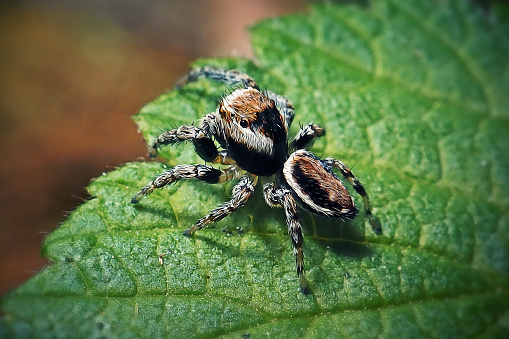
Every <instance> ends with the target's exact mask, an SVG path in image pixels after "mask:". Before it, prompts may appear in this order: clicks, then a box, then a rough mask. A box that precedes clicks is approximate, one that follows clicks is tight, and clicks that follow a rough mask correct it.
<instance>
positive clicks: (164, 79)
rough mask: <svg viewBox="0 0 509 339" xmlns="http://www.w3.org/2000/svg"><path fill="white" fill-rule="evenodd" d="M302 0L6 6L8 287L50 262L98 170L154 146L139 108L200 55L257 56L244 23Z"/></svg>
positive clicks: (2, 104) (302, 4) (0, 239)
mask: <svg viewBox="0 0 509 339" xmlns="http://www.w3.org/2000/svg"><path fill="white" fill-rule="evenodd" d="M305 8H306V1H304V0H284V1H270V0H256V1H253V0H213V1H205V0H204V1H162V0H157V1H134V0H127V1H126V0H124V1H113V0H100V1H99V0H98V1H86V0H67V1H64V0H58V1H57V0H46V1H44V4H42V3H41V1H11V2H7V3H6V2H5V1H4V2H2V5H0V138H1V139H0V152H1V153H0V159H1V162H0V185H1V186H0V187H1V195H0V265H1V266H0V295H3V294H4V293H6V292H7V291H9V290H11V289H12V288H14V287H15V286H17V285H19V284H21V283H22V282H24V281H26V280H27V279H28V278H29V277H31V276H32V275H33V274H34V273H35V272H37V271H38V270H39V269H40V268H41V267H43V266H44V265H46V264H47V262H46V261H45V260H44V259H42V258H40V255H39V252H40V248H41V242H42V240H43V238H44V236H45V235H46V234H47V233H48V232H51V231H52V230H53V229H55V227H56V226H57V225H58V224H59V223H61V222H62V221H63V220H64V219H65V217H66V215H67V214H68V212H69V211H72V210H73V209H74V208H75V207H76V206H78V205H79V204H81V203H82V201H83V199H86V198H87V192H86V191H85V187H86V186H87V185H88V183H89V181H90V179H91V178H94V177H97V176H99V175H100V174H101V173H102V172H105V171H110V170H112V169H113V168H114V167H116V166H119V165H121V164H123V163H125V162H128V161H134V160H139V159H140V157H141V156H144V155H145V154H146V147H145V144H144V142H143V140H142V138H141V136H140V135H139V134H138V133H137V130H136V126H135V124H134V123H133V122H132V121H131V116H132V115H133V114H135V113H136V112H137V111H138V110H139V109H140V108H141V107H142V106H143V105H144V104H145V103H146V102H148V101H150V100H151V99H153V98H155V97H156V96H157V95H158V94H160V93H162V92H163V91H165V89H167V88H171V86H172V85H173V83H174V82H175V80H176V79H177V78H178V77H179V76H180V75H182V74H183V73H185V72H186V71H187V69H188V65H189V63H190V62H191V61H193V60H194V59H196V58H202V57H215V56H242V57H249V58H252V56H253V55H252V50H251V48H250V43H249V36H248V33H247V31H246V27H247V26H248V25H251V24H253V23H255V22H256V21H258V20H260V19H262V18H267V17H271V16H276V15H281V14H285V13H291V12H301V11H304V10H305Z"/></svg>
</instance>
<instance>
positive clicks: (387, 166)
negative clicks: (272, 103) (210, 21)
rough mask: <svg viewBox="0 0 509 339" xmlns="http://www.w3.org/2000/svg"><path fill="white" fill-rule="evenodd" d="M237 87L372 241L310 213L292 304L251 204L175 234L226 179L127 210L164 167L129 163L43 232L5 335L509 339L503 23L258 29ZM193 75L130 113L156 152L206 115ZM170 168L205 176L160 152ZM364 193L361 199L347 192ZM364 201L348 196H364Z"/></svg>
mask: <svg viewBox="0 0 509 339" xmlns="http://www.w3.org/2000/svg"><path fill="white" fill-rule="evenodd" d="M251 32H252V40H253V48H254V50H255V54H256V56H257V63H256V65H255V64H254V63H253V62H250V61H246V60H239V59H214V60H201V61H198V62H197V63H196V64H195V66H198V65H214V66H220V67H225V68H235V69H239V70H241V71H244V72H247V73H248V74H250V75H252V76H253V78H254V79H256V80H257V82H258V83H259V84H261V85H262V87H264V88H267V89H271V90H273V91H276V92H278V93H280V94H284V95H286V96H288V98H290V100H292V102H293V103H294V105H295V107H296V113H297V114H296V118H295V121H296V123H295V124H294V126H292V129H291V132H292V135H293V134H294V133H295V132H296V131H297V130H298V122H301V123H308V122H309V121H313V122H316V123H320V124H325V125H326V128H327V135H326V136H325V137H324V138H321V140H318V141H317V142H316V143H315V145H314V147H313V149H312V150H313V151H314V152H315V153H316V154H319V155H322V154H323V155H324V156H334V157H336V158H340V159H342V160H343V161H344V162H345V163H347V164H349V165H350V166H354V172H355V174H356V175H357V176H358V177H359V178H360V180H361V181H362V182H363V183H364V184H365V186H366V189H367V190H368V192H369V193H370V194H371V200H372V202H373V205H374V207H375V208H374V212H375V214H376V215H377V216H378V218H379V219H380V220H381V222H382V227H383V234H382V235H379V236H378V235H376V234H374V233H373V232H372V231H371V230H370V228H369V227H366V225H365V223H366V220H365V218H364V216H363V215H362V213H361V215H360V216H359V217H358V218H357V219H355V220H353V221H351V222H347V223H343V222H340V221H338V220H333V219H327V218H320V217H316V216H312V215H309V214H307V213H306V212H302V222H303V227H304V235H305V245H304V251H305V259H306V269H307V271H306V277H307V280H308V282H309V284H310V286H311V288H312V291H313V293H312V294H311V295H307V296H306V295H303V294H302V293H300V292H299V283H298V279H297V277H296V274H295V267H294V258H293V254H292V246H291V242H290V239H289V238H288V235H287V234H286V230H285V225H284V223H285V218H284V213H283V211H281V210H277V209H274V210H271V209H270V208H268V207H267V206H266V205H265V204H264V202H263V197H262V195H261V193H260V190H259V189H258V192H257V193H256V194H255V196H254V197H253V198H252V199H251V200H250V201H249V202H248V203H247V205H246V206H245V208H243V209H242V210H240V211H238V212H236V213H234V214H233V215H232V216H230V217H228V218H226V219H225V220H223V221H221V222H219V223H218V224H216V225H213V226H211V227H209V228H207V229H204V230H202V231H200V232H197V233H196V234H195V236H194V237H192V238H187V237H184V236H182V235H181V233H182V230H183V229H185V228H187V227H189V226H190V225H192V224H193V223H194V222H196V221H197V220H198V219H199V218H200V217H202V216H203V215H205V214H206V213H207V212H208V211H209V210H211V209H212V208H214V207H216V206H217V205H218V204H220V203H221V202H223V201H225V200H228V199H229V194H230V190H231V187H232V184H226V185H206V184H204V183H201V182H196V181H188V182H182V183H179V184H178V185H175V186H171V187H168V188H165V189H163V190H159V191H157V192H154V193H153V194H152V195H150V196H149V197H147V198H145V199H143V200H142V201H141V203H140V204H138V205H132V204H130V203H129V201H130V199H131V197H132V196H133V195H134V194H135V193H136V192H137V191H138V190H139V189H140V188H141V187H142V186H144V185H145V184H146V183H147V182H149V181H150V180H151V179H152V178H154V177H155V176H156V175H158V174H159V173H161V172H162V171H164V170H165V169H166V168H167V166H166V165H163V164H161V163H157V162H154V163H130V164H127V165H125V166H123V167H121V168H119V169H117V170H115V171H113V172H111V173H108V174H105V175H104V176H102V177H100V178H97V179H96V180H95V181H94V182H93V183H92V184H91V185H90V187H89V191H90V194H91V195H92V196H93V197H95V198H94V199H91V200H90V201H88V202H86V203H85V204H83V205H82V206H80V207H79V208H78V209H77V210H76V211H74V212H73V213H72V214H71V216H70V217H69V218H68V220H67V221H66V222H64V224H63V225H61V227H59V228H58V229H56V230H55V231H54V232H53V233H51V234H50V235H49V236H48V237H47V239H46V241H45V242H44V246H43V254H44V255H45V256H47V257H48V258H49V259H51V260H52V261H53V264H52V265H51V266H49V267H47V268H45V269H44V270H43V271H41V272H40V273H38V274H37V275H36V276H34V277H33V278H32V279H31V280H30V281H28V282H27V283H25V284H24V285H22V286H20V287H19V288H18V289H16V290H15V291H13V292H12V293H10V294H8V295H6V296H4V297H3V298H2V300H1V310H2V312H3V315H2V318H1V319H0V337H16V338H23V337H26V338H28V337H76V336H78V337H87V338H93V337H116V338H125V337H147V338H156V337H168V338H175V337H214V336H224V337H232V338H239V337H242V336H243V335H246V336H247V334H249V335H250V336H251V337H252V338H258V337H292V338H295V337H309V338H317V337H360V338H364V337H387V338H394V337H444V338H450V337H459V338H462V337H465V336H466V337H470V336H485V337H503V336H504V335H505V334H506V333H507V331H508V330H509V233H508V230H509V208H508V207H509V188H508V187H509V173H508V170H507V169H508V168H509V109H508V107H509V95H507V94H508V93H509V59H508V58H507V55H509V39H508V35H507V34H506V32H508V25H507V23H500V22H497V20H496V17H495V16H494V15H490V14H489V13H483V12H482V11H481V10H480V9H478V8H476V7H475V6H473V5H471V4H470V3H468V2H466V1H461V2H459V1H452V0H449V1H438V0H435V1H417V0H412V1H403V0H401V1H398V0H390V1H373V3H372V4H371V5H370V6H369V7H359V6H324V7H321V6H316V7H313V8H311V9H310V11H309V13H307V14H302V15H290V16H285V17H281V18H276V19H271V20H267V21H263V22H261V23H259V24H257V25H255V26H254V27H252V29H251ZM224 92H225V88H224V87H223V86H221V85H220V84H218V83H216V82H213V81H208V80H201V81H199V82H196V83H193V84H190V85H188V86H186V87H185V88H184V89H182V90H180V91H170V92H168V93H166V94H163V95H162V96H160V97H159V98H158V99H156V100H155V101H154V102H152V103H149V104H148V105H147V106H146V107H144V108H143V109H142V110H141V112H140V113H139V114H138V115H136V116H135V121H136V123H137V124H138V126H139V128H140V130H141V132H142V133H143V135H144V137H145V138H146V139H147V141H148V142H149V143H150V142H152V141H153V140H154V138H155V137H156V136H157V135H158V134H159V133H161V132H162V131H164V130H167V129H171V128H173V127H174V126H175V125H180V124H183V123H189V122H191V121H196V120H197V119H199V118H200V117H202V116H203V115H204V114H206V113H207V112H210V111H213V110H214V109H215V107H216V104H217V98H218V97H220V96H221V95H223V94H224ZM160 155H161V156H162V157H163V158H165V159H167V161H168V163H169V166H173V165H176V164H180V163H196V162H197V163H201V162H202V161H200V160H199V159H198V157H197V156H196V154H195V153H194V150H193V148H192V146H191V145H180V146H178V147H166V148H163V149H162V152H161V154H160ZM357 198H358V197H357ZM357 200H358V201H360V199H357Z"/></svg>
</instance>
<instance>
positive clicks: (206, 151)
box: [149, 116, 217, 161]
mask: <svg viewBox="0 0 509 339" xmlns="http://www.w3.org/2000/svg"><path fill="white" fill-rule="evenodd" d="M207 119H208V116H206V117H205V118H204V119H203V122H202V125H203V126H202V127H201V128H200V127H196V126H192V125H183V126H180V127H179V128H177V129H172V130H170V131H166V132H164V133H163V134H161V135H160V136H158V137H157V139H156V141H154V143H153V144H152V146H150V148H149V155H150V157H152V158H153V157H155V156H156V155H157V151H158V149H159V147H161V146H162V145H174V144H178V143H180V142H184V141H187V140H192V141H193V143H194V148H195V149H196V153H198V155H199V156H200V157H201V158H202V159H203V160H205V161H212V160H213V159H214V158H215V157H216V156H217V147H216V145H215V144H214V141H213V140H212V139H211V137H210V134H209V131H208V120H207Z"/></svg>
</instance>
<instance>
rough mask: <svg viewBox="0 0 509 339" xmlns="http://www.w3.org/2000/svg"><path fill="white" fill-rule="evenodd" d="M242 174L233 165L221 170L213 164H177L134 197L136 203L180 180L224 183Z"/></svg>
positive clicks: (132, 201)
mask: <svg viewBox="0 0 509 339" xmlns="http://www.w3.org/2000/svg"><path fill="white" fill-rule="evenodd" d="M240 175H241V172H240V171H239V169H238V167H237V166H231V167H230V168H228V169H225V170H219V169H216V168H214V167H212V166H205V165H177V166H175V167H173V168H172V169H170V170H168V171H166V172H164V173H162V174H161V175H159V176H158V177H157V178H155V179H154V180H153V181H152V182H151V183H149V184H148V185H147V186H145V187H143V188H142V189H141V190H140V191H139V192H138V193H137V194H136V195H135V196H134V197H133V198H132V199H131V203H133V204H135V203H137V202H139V201H140V199H141V198H143V197H144V196H146V195H149V194H150V193H152V192H153V191H154V190H155V189H156V188H162V187H164V186H166V185H169V184H173V183H176V182H177V181H179V180H187V179H193V178H196V179H199V180H202V181H205V182H208V183H210V184H217V183H222V182H225V181H228V180H232V179H236V178H238V177H239V176H240Z"/></svg>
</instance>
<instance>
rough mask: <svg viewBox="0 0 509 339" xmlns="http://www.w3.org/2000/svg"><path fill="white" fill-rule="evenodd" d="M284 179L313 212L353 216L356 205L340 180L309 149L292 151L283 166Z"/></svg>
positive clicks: (344, 216) (325, 214) (303, 203)
mask: <svg viewBox="0 0 509 339" xmlns="http://www.w3.org/2000/svg"><path fill="white" fill-rule="evenodd" d="M283 175H284V179H285V181H286V183H287V184H288V185H289V186H290V187H291V189H292V190H293V191H294V192H295V195H296V196H297V198H298V199H299V200H300V202H301V203H302V205H303V206H304V207H305V208H307V209H308V210H310V211H311V212H314V213H316V214H320V215H324V216H327V217H336V218H342V219H349V218H353V217H355V216H356V215H357V209H356V208H355V206H354V204H353V199H352V197H351V195H350V193H348V191H347V190H346V188H345V186H344V185H343V183H342V182H341V180H339V179H338V177H336V175H335V174H334V173H333V172H332V171H331V170H330V169H329V168H328V167H327V166H326V165H325V164H324V163H323V162H322V161H321V160H320V159H318V158H317V157H315V156H314V155H313V154H312V153H311V152H308V151H305V150H299V151H296V152H295V153H293V154H291V155H290V157H289V158H288V160H287V161H286V162H285V164H284V167H283Z"/></svg>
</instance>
